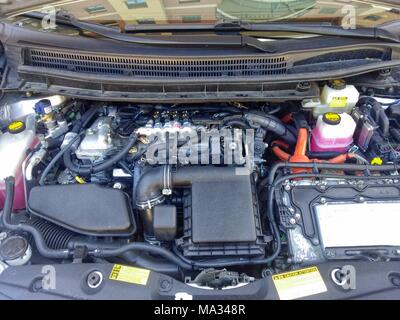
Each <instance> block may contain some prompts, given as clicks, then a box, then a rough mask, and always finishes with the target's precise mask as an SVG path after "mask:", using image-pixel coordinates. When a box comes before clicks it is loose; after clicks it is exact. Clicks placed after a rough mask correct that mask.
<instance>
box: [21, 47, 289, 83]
mask: <svg viewBox="0 0 400 320" xmlns="http://www.w3.org/2000/svg"><path fill="white" fill-rule="evenodd" d="M26 58H27V59H26V60H25V64H26V65H29V66H33V67H42V68H49V69H56V70H66V71H72V72H79V73H90V74H104V75H122V76H131V77H145V78H221V77H257V76H259V77H261V76H269V75H281V74H285V73H286V71H287V61H286V59H285V57H243V58H236V57H235V58H158V57H157V58H152V57H131V56H121V55H118V56H106V55H94V54H93V55H92V54H86V53H76V52H65V51H50V50H37V49H32V50H29V51H28V54H27V57H26Z"/></svg>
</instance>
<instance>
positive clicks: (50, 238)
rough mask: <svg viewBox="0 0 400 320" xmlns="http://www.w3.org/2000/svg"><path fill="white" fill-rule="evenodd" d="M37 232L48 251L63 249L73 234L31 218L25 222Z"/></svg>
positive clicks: (41, 220)
mask: <svg viewBox="0 0 400 320" xmlns="http://www.w3.org/2000/svg"><path fill="white" fill-rule="evenodd" d="M27 223H29V224H30V225H31V226H33V227H35V228H36V229H38V230H39V232H40V233H41V234H42V236H43V240H44V242H45V243H46V244H47V246H48V247H49V248H50V249H65V248H68V244H69V242H70V241H71V239H72V238H73V237H74V236H75V234H74V233H73V232H71V231H69V230H66V229H64V228H61V227H59V226H57V225H55V224H53V223H51V222H48V221H46V220H43V219H37V218H33V219H31V220H29V221H27Z"/></svg>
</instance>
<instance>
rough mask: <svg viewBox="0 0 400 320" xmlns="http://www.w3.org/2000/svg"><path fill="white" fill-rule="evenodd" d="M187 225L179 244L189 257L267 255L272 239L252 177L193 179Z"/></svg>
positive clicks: (186, 203) (186, 201) (187, 199)
mask: <svg viewBox="0 0 400 320" xmlns="http://www.w3.org/2000/svg"><path fill="white" fill-rule="evenodd" d="M183 229H184V235H183V237H182V238H181V239H179V240H178V244H180V246H181V248H182V249H183V253H184V255H185V256H187V257H214V258H215V257H232V256H241V257H242V256H262V255H264V253H265V251H264V250H265V246H266V244H267V242H268V239H267V238H266V237H265V236H264V235H263V233H262V229H261V221H260V215H259V209H258V199H257V194H256V192H255V186H254V182H253V179H252V177H251V176H250V175H235V176H233V177H232V178H231V179H229V181H220V180H218V181H216V179H215V178H214V179H213V180H212V181H196V182H193V183H192V186H191V190H190V191H189V190H188V192H187V193H186V196H185V197H184V228H183Z"/></svg>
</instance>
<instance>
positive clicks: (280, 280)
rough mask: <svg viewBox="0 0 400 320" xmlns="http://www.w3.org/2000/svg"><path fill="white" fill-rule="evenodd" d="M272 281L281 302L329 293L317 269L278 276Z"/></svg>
mask: <svg viewBox="0 0 400 320" xmlns="http://www.w3.org/2000/svg"><path fill="white" fill-rule="evenodd" d="M272 280H273V282H274V284H275V288H276V291H277V292H278V295H279V298H280V299H281V300H292V299H298V298H303V297H308V296H311V295H314V294H318V293H322V292H326V291H327V288H326V285H325V282H324V280H323V279H322V277H321V274H320V273H319V270H318V268H317V267H310V268H305V269H299V270H295V271H290V272H285V273H280V274H276V275H273V276H272Z"/></svg>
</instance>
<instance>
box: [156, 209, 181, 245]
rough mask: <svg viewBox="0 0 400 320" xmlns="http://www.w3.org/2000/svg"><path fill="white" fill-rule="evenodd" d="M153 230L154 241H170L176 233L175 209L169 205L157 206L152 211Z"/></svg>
mask: <svg viewBox="0 0 400 320" xmlns="http://www.w3.org/2000/svg"><path fill="white" fill-rule="evenodd" d="M153 229H154V235H155V237H156V239H158V240H161V241H172V240H174V239H175V237H176V233H177V231H178V219H177V213H176V207H175V206H173V205H169V204H161V205H157V206H155V207H154V209H153Z"/></svg>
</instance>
